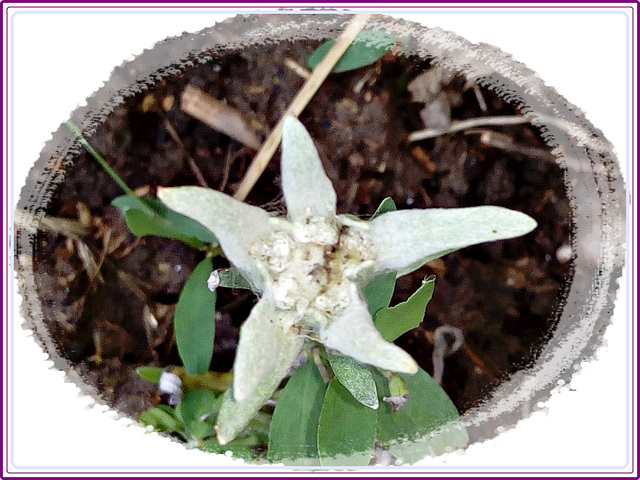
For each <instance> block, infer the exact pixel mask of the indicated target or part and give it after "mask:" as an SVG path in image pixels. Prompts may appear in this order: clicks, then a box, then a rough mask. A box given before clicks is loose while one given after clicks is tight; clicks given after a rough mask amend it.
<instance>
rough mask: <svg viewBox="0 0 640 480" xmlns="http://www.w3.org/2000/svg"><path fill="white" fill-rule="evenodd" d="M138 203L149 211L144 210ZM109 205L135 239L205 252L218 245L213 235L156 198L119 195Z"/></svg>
mask: <svg viewBox="0 0 640 480" xmlns="http://www.w3.org/2000/svg"><path fill="white" fill-rule="evenodd" d="M141 202H143V203H144V204H145V205H147V206H148V207H149V208H143V205H141ZM111 204H112V205H113V206H114V207H116V208H117V209H118V210H120V211H121V212H122V213H123V215H124V218H125V221H126V222H127V227H129V230H131V232H132V233H133V234H134V235H136V236H138V237H144V236H146V235H155V236H156V237H164V238H172V239H175V240H181V241H183V242H185V243H187V244H189V245H191V246H192V247H195V248H204V247H206V246H207V245H208V244H210V243H214V242H216V241H217V240H216V237H215V235H214V234H213V233H211V231H210V230H209V229H207V228H206V227H204V226H203V225H202V224H200V223H198V222H196V221H195V220H193V219H192V218H189V217H185V216H184V215H181V214H179V213H178V212H175V211H173V210H171V209H170V208H168V207H167V206H166V205H165V204H164V203H162V202H161V201H160V200H158V199H156V198H142V197H135V196H133V195H122V196H120V197H117V198H115V199H114V200H113V201H112V202H111ZM151 211H153V213H152V212H151Z"/></svg>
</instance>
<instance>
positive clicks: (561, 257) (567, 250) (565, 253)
mask: <svg viewBox="0 0 640 480" xmlns="http://www.w3.org/2000/svg"><path fill="white" fill-rule="evenodd" d="M572 256H573V250H572V249H571V245H562V246H561V247H560V248H559V249H558V250H556V258H557V259H558V261H559V262H560V263H567V262H568V261H569V260H571V257H572Z"/></svg>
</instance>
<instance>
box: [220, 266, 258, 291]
mask: <svg viewBox="0 0 640 480" xmlns="http://www.w3.org/2000/svg"><path fill="white" fill-rule="evenodd" d="M218 276H219V278H220V286H221V287H226V288H241V289H244V290H252V287H251V284H250V283H249V281H248V280H247V279H246V278H244V276H243V275H242V274H241V273H240V270H238V269H237V268H235V267H231V268H225V269H224V270H219V271H218Z"/></svg>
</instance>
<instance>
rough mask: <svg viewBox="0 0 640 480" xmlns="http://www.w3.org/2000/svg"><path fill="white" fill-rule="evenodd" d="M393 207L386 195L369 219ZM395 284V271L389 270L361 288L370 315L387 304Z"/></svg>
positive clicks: (394, 206) (394, 207) (391, 201)
mask: <svg viewBox="0 0 640 480" xmlns="http://www.w3.org/2000/svg"><path fill="white" fill-rule="evenodd" d="M395 209H396V204H395V202H394V201H393V199H392V198H391V197H386V198H385V199H384V200H382V202H380V205H378V208H377V209H376V211H375V212H374V214H373V215H372V216H371V220H373V219H374V218H377V217H379V216H380V215H382V214H384V213H387V212H392V211H394V210H395ZM395 286H396V272H394V271H390V272H385V273H382V274H380V275H378V276H376V277H374V278H373V279H372V280H371V281H370V282H369V283H368V284H367V286H366V287H364V288H363V289H362V295H363V296H364V299H365V300H366V302H367V307H369V313H370V314H371V316H375V314H376V313H377V312H378V311H379V310H381V309H383V308H386V307H388V306H389V303H391V298H392V297H393V290H394V289H395Z"/></svg>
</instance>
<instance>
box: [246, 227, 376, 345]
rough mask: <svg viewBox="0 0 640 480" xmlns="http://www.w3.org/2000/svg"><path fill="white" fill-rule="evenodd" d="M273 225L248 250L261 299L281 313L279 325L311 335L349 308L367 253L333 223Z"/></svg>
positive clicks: (354, 233) (357, 236) (360, 241)
mask: <svg viewBox="0 0 640 480" xmlns="http://www.w3.org/2000/svg"><path fill="white" fill-rule="evenodd" d="M274 220H275V221H276V222H277V225H278V228H277V230H276V232H275V233H273V234H271V235H270V237H269V238H267V239H266V240H264V241H261V242H258V243H256V244H255V245H253V247H252V250H251V253H252V255H253V256H254V257H255V258H256V260H258V262H259V264H260V265H261V270H262V273H263V275H264V276H265V293H269V296H270V298H272V299H273V300H274V302H275V305H276V307H277V308H278V309H280V310H282V311H283V312H282V313H283V317H282V320H283V321H284V322H285V323H288V324H289V325H290V326H293V325H297V326H299V327H301V328H302V329H303V330H306V332H305V333H308V334H309V333H314V332H317V331H318V330H320V329H322V328H325V327H326V326H327V324H328V320H329V318H331V317H335V316H336V315H339V314H340V313H341V311H343V310H344V308H346V306H347V305H349V303H350V302H351V300H352V295H353V292H355V291H356V290H355V289H353V288H352V285H353V282H354V279H355V277H356V276H357V271H358V267H359V266H362V265H363V262H365V261H367V260H370V257H371V254H370V247H369V245H368V243H367V242H366V241H365V239H364V237H363V235H362V234H361V233H360V232H359V231H358V229H357V228H353V227H351V226H347V225H343V224H341V222H340V221H339V219H338V218H334V219H333V221H329V220H327V219H319V220H309V221H307V222H306V223H304V224H301V223H292V222H289V221H285V220H282V219H274Z"/></svg>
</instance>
